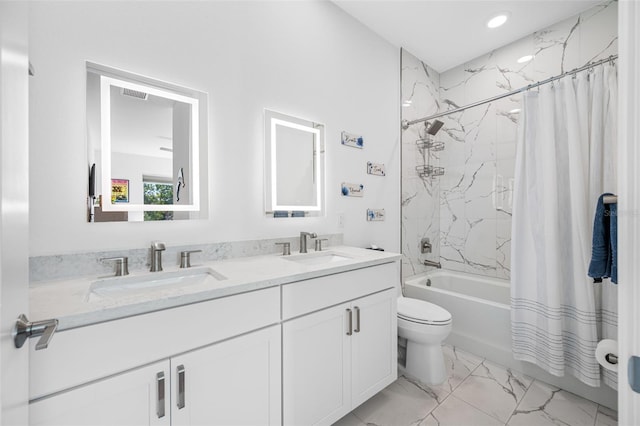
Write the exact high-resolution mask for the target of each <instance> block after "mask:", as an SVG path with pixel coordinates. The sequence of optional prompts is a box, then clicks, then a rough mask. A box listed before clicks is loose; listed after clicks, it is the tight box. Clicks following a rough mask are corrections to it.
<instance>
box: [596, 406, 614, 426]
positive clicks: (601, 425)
mask: <svg viewBox="0 0 640 426" xmlns="http://www.w3.org/2000/svg"><path fill="white" fill-rule="evenodd" d="M595 426H618V412H617V411H613V410H611V409H609V408H607V407H603V406H602V405H599V406H598V414H597V416H596V425H595Z"/></svg>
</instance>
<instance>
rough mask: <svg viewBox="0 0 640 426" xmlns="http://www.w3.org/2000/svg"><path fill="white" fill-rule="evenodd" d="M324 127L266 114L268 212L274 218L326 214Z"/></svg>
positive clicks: (290, 117)
mask: <svg viewBox="0 0 640 426" xmlns="http://www.w3.org/2000/svg"><path fill="white" fill-rule="evenodd" d="M323 179H324V125H323V124H320V123H317V122H314V121H309V120H305V119H301V118H297V117H292V116H289V115H286V114H282V113H278V112H275V111H270V110H265V201H266V206H265V211H266V213H267V214H268V215H273V216H274V217H296V216H318V215H322V214H323V211H324V205H323V204H324V192H323V191H324V185H323Z"/></svg>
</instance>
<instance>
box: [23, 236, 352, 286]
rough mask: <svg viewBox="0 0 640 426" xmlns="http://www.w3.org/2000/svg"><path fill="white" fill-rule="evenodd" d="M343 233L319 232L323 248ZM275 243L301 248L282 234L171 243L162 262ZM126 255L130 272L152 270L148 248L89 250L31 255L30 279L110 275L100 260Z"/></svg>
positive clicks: (223, 255)
mask: <svg viewBox="0 0 640 426" xmlns="http://www.w3.org/2000/svg"><path fill="white" fill-rule="evenodd" d="M342 237H343V235H342V234H329V235H318V238H327V239H328V241H326V242H325V243H324V244H323V247H327V248H331V247H332V246H338V245H342ZM276 242H289V243H290V244H291V253H295V252H297V251H298V250H299V249H300V238H299V237H298V236H295V237H283V238H275V239H264V240H251V241H230V242H223V243H213V244H197V245H187V246H170V245H167V250H166V251H165V252H164V253H163V255H162V257H163V265H164V266H165V267H175V266H177V265H179V264H180V252H181V251H183V250H202V253H196V254H193V255H192V259H193V260H192V263H193V264H194V265H197V264H199V263H201V262H209V261H215V260H224V259H232V258H237V257H247V256H260V255H266V254H272V253H273V254H275V253H279V252H281V251H282V248H281V247H280V246H276V245H275V243H276ZM116 256H117V257H120V256H126V257H128V258H129V271H130V272H134V271H142V270H149V267H150V265H151V253H150V249H149V248H143V249H131V250H116V251H103V252H86V253H76V254H65V255H54V256H35V257H30V258H29V280H30V281H31V282H37V281H49V280H59V279H64V278H73V277H78V276H83V275H96V276H98V275H109V274H111V273H113V272H114V265H113V263H111V262H102V261H101V260H100V259H103V258H107V257H116Z"/></svg>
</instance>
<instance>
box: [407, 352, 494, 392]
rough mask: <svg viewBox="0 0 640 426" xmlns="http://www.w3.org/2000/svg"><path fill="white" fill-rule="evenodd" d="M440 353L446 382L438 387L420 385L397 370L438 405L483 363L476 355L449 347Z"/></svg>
mask: <svg viewBox="0 0 640 426" xmlns="http://www.w3.org/2000/svg"><path fill="white" fill-rule="evenodd" d="M442 352H443V354H444V364H445V367H446V369H447V380H446V381H445V382H444V383H442V384H440V385H427V384H424V383H420V382H418V381H417V380H414V379H413V378H412V377H411V376H409V375H408V374H406V372H405V371H404V369H399V370H398V372H399V374H402V375H403V376H404V377H405V378H406V379H407V380H408V381H410V382H411V383H413V384H415V385H416V386H418V387H419V388H421V389H422V390H423V391H425V392H426V393H427V394H428V395H429V396H431V397H432V398H434V399H435V400H436V401H437V402H438V404H440V403H441V402H443V401H444V400H445V398H446V397H447V396H449V394H450V393H451V392H453V390H454V389H455V388H457V387H458V385H460V383H462V382H463V381H464V379H466V378H467V377H468V376H469V374H471V372H472V371H473V370H475V369H476V367H477V366H478V365H480V363H481V362H482V361H483V359H482V358H480V357H478V356H476V355H473V354H470V353H468V352H465V351H463V350H461V349H458V348H455V347H453V346H450V345H443V346H442Z"/></svg>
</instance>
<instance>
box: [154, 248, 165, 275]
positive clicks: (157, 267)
mask: <svg viewBox="0 0 640 426" xmlns="http://www.w3.org/2000/svg"><path fill="white" fill-rule="evenodd" d="M165 250H166V247H165V246H164V243H162V242H160V241H152V242H151V272H158V271H162V252H163V251H165Z"/></svg>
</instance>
